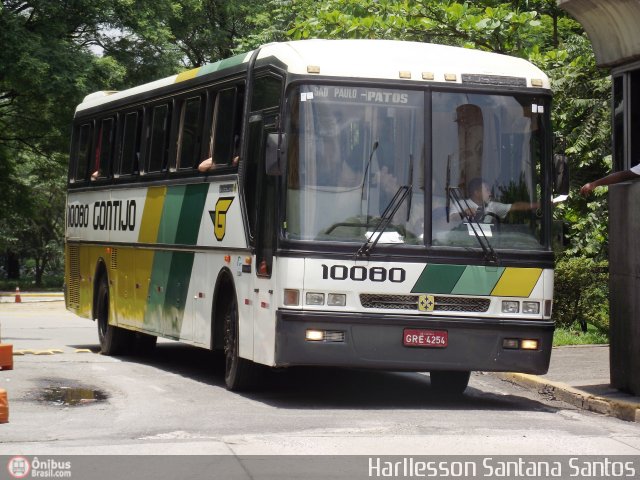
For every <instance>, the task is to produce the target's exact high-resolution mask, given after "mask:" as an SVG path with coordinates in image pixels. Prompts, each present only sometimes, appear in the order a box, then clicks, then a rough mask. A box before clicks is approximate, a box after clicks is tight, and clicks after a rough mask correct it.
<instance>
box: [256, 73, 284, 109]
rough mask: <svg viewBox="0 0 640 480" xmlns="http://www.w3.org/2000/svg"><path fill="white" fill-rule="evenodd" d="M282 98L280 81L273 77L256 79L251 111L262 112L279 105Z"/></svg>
mask: <svg viewBox="0 0 640 480" xmlns="http://www.w3.org/2000/svg"><path fill="white" fill-rule="evenodd" d="M281 96H282V80H281V79H280V78H278V77H274V76H271V75H269V76H264V77H258V78H256V80H255V84H254V86H253V95H252V96H251V111H252V112H255V111H258V110H264V109H267V108H271V107H277V106H279V105H280V97H281Z"/></svg>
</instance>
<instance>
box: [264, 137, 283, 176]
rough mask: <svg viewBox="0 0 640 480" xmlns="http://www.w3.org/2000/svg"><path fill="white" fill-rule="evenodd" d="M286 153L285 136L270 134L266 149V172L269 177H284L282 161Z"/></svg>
mask: <svg viewBox="0 0 640 480" xmlns="http://www.w3.org/2000/svg"><path fill="white" fill-rule="evenodd" d="M284 151H285V135H284V134H278V133H269V134H268V135H267V145H266V149H265V162H264V164H265V170H266V173H267V175H274V176H277V175H282V165H281V160H282V157H283V153H284Z"/></svg>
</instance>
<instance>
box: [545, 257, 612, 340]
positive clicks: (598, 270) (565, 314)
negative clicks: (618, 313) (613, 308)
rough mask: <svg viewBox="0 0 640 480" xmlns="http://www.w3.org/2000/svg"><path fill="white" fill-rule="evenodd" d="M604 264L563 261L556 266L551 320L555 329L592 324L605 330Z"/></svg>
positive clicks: (606, 291)
mask: <svg viewBox="0 0 640 480" xmlns="http://www.w3.org/2000/svg"><path fill="white" fill-rule="evenodd" d="M608 278H609V275H608V264H607V262H596V261H594V260H593V259H591V258H585V257H564V258H562V259H561V260H560V261H558V262H557V263H556V269H555V282H554V283H555V287H554V294H555V298H554V305H553V319H554V320H555V322H556V324H557V325H560V326H563V327H571V326H573V325H575V324H576V323H578V324H580V326H581V327H582V331H583V332H584V331H586V326H587V324H592V325H594V326H595V327H596V328H598V329H599V330H600V331H602V332H606V331H608V330H609V300H608V298H609V288H608Z"/></svg>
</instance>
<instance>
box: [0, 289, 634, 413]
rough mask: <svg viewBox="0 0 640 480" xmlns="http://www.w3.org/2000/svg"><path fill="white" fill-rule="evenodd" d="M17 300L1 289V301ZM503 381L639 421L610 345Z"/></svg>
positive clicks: (570, 352)
mask: <svg viewBox="0 0 640 480" xmlns="http://www.w3.org/2000/svg"><path fill="white" fill-rule="evenodd" d="M61 297H62V294H61V293H45V294H42V293H36V294H33V293H22V294H21V300H22V301H23V302H37V301H40V302H42V301H51V300H60V299H61ZM9 301H15V297H14V294H13V293H12V292H1V293H0V302H9ZM497 375H498V376H499V377H501V378H502V379H504V380H507V381H509V382H512V383H515V384H517V385H520V386H522V387H526V388H528V389H531V390H535V391H538V392H539V393H542V394H544V395H547V396H550V397H552V398H555V399H557V400H561V401H564V402H567V403H569V404H571V405H574V406H575V407H578V408H581V409H584V410H589V411H592V412H597V413H601V414H604V415H609V416H613V417H616V418H619V419H622V420H626V421H630V422H638V423H640V396H634V395H631V394H629V393H625V392H621V391H619V390H616V389H615V388H613V387H611V386H610V376H609V375H610V374H609V345H579V346H565V347H556V348H554V349H553V353H552V354H551V364H550V367H549V372H548V373H547V374H546V375H527V374H522V373H499V374H497Z"/></svg>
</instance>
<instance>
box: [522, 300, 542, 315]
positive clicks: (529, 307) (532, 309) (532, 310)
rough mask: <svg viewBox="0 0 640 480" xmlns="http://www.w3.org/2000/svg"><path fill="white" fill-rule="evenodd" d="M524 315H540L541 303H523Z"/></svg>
mask: <svg viewBox="0 0 640 480" xmlns="http://www.w3.org/2000/svg"><path fill="white" fill-rule="evenodd" d="M522 313H528V314H538V313H540V302H522Z"/></svg>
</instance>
